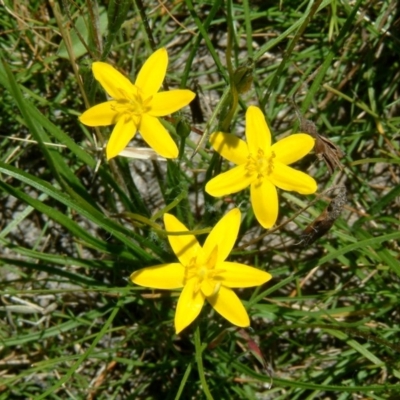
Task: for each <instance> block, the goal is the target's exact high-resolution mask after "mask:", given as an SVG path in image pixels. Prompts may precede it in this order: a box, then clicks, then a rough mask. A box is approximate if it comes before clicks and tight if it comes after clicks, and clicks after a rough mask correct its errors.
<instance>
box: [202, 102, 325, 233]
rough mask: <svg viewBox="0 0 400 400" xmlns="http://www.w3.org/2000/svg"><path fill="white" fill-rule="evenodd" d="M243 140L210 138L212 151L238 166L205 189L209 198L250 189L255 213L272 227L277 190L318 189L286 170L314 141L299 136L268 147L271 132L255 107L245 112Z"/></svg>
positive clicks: (222, 136) (301, 175)
mask: <svg viewBox="0 0 400 400" xmlns="http://www.w3.org/2000/svg"><path fill="white" fill-rule="evenodd" d="M246 138H247V143H246V142H245V141H243V140H241V139H239V138H238V137H236V136H234V135H232V134H229V133H222V132H215V133H213V134H212V135H211V137H210V142H211V145H212V146H213V148H214V149H215V150H216V151H217V152H218V153H219V154H221V155H222V156H223V157H225V158H226V159H228V160H229V161H231V162H233V163H235V164H237V166H236V167H234V168H232V169H231V170H229V171H227V172H224V173H222V174H219V175H218V176H216V177H215V178H213V179H211V180H210V181H209V182H208V183H207V184H206V188H205V189H206V192H207V193H208V194H210V195H211V196H214V197H220V196H225V195H228V194H231V193H236V192H239V191H240V190H242V189H245V188H246V187H248V186H250V198H251V204H252V207H253V210H254V214H255V216H256V218H257V220H258V222H259V223H260V224H261V225H262V226H263V227H264V228H271V227H272V226H273V225H274V224H275V222H276V220H277V218H278V210H279V203H278V193H277V190H276V187H278V188H280V189H283V190H288V191H295V192H298V193H301V194H311V193H315V191H316V190H317V183H316V182H315V180H314V179H313V178H311V177H310V176H309V175H307V174H305V173H304V172H301V171H297V170H295V169H293V168H291V167H288V165H289V164H292V163H294V162H295V161H297V160H299V159H301V158H302V157H304V156H305V155H306V154H307V153H309V152H310V150H311V149H312V148H313V147H314V139H313V138H312V137H311V136H310V135H307V134H305V133H298V134H295V135H291V136H288V137H286V138H284V139H282V140H280V141H279V142H277V143H275V144H273V145H271V132H270V131H269V128H268V125H267V123H266V121H265V118H264V116H263V114H262V112H261V110H260V109H259V108H258V107H255V106H250V107H249V108H248V109H247V112H246Z"/></svg>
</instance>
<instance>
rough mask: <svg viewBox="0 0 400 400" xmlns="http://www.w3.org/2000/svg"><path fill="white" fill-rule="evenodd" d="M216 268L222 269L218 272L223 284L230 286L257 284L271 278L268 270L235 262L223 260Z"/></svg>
mask: <svg viewBox="0 0 400 400" xmlns="http://www.w3.org/2000/svg"><path fill="white" fill-rule="evenodd" d="M217 268H218V269H222V270H223V272H221V273H220V274H218V276H220V277H221V278H222V279H223V285H224V286H227V287H230V288H246V287H252V286H259V285H262V284H263V283H265V282H268V281H269V280H270V279H271V278H272V276H271V274H269V273H268V272H265V271H262V270H261V269H258V268H254V267H249V266H248V265H245V264H240V263H235V262H229V261H225V262H223V263H221V264H220V265H218V267H217Z"/></svg>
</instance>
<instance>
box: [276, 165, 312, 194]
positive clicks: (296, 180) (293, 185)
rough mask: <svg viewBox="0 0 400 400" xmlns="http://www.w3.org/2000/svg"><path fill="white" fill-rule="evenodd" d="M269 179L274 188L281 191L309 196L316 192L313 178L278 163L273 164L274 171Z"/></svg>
mask: <svg viewBox="0 0 400 400" xmlns="http://www.w3.org/2000/svg"><path fill="white" fill-rule="evenodd" d="M269 178H270V179H271V182H272V183H273V184H274V185H275V186H277V187H278V188H280V189H283V190H288V191H294V192H297V193H300V194H311V193H315V192H316V191H317V182H315V179H314V178H312V177H311V176H310V175H307V174H306V173H304V172H301V171H297V170H296V169H294V168H292V167H289V166H287V165H284V164H281V163H279V162H275V163H274V170H273V172H272V174H271V175H269Z"/></svg>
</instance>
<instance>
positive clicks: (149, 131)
mask: <svg viewBox="0 0 400 400" xmlns="http://www.w3.org/2000/svg"><path fill="white" fill-rule="evenodd" d="M139 130H140V133H141V135H142V137H143V140H144V141H145V142H146V143H147V144H148V145H149V146H150V147H151V148H152V149H153V150H154V151H156V152H157V153H158V154H159V155H160V156H162V157H165V158H176V157H178V154H179V150H178V147H177V145H176V143H175V142H174V141H173V140H172V138H171V136H170V134H169V133H168V131H167V130H166V129H165V128H164V127H163V125H162V124H161V122H160V121H159V120H158V119H157V118H156V117H152V116H150V115H148V114H143V115H142V120H141V122H140V127H139Z"/></svg>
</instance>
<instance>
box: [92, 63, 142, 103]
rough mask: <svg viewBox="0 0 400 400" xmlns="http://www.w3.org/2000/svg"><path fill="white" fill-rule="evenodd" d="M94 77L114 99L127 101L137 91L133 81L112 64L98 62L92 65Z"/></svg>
mask: <svg viewBox="0 0 400 400" xmlns="http://www.w3.org/2000/svg"><path fill="white" fill-rule="evenodd" d="M92 71H93V75H94V77H95V78H96V79H97V80H98V81H99V82H100V85H101V86H103V88H104V90H105V91H106V92H107V93H108V94H109V95H110V96H111V97H112V98H113V99H127V98H129V97H131V96H132V93H136V92H137V90H136V89H135V87H134V86H133V84H132V83H131V81H130V80H129V79H128V78H126V77H125V76H124V75H122V74H121V73H120V72H118V71H117V70H116V69H115V68H114V67H112V66H111V65H110V64H107V63H104V62H100V61H96V62H94V63H93V64H92Z"/></svg>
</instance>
